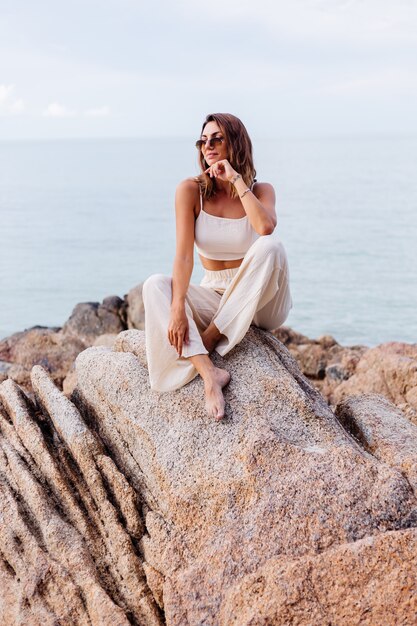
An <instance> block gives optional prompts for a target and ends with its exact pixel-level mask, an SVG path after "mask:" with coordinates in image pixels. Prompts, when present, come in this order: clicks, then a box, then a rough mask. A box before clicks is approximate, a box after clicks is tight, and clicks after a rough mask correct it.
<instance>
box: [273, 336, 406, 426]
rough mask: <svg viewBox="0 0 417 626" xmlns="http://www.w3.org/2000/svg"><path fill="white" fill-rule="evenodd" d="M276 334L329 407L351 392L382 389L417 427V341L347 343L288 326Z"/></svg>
mask: <svg viewBox="0 0 417 626" xmlns="http://www.w3.org/2000/svg"><path fill="white" fill-rule="evenodd" d="M274 335H275V336H276V337H277V338H278V339H279V340H280V341H282V342H283V343H284V344H285V345H286V347H287V348H288V349H289V351H290V352H291V354H292V355H293V357H294V358H295V359H296V360H297V362H298V364H299V366H300V368H301V371H302V372H303V374H304V375H305V376H307V378H308V379H309V380H311V382H312V383H313V384H314V386H315V387H316V388H317V389H319V391H320V392H321V393H322V395H323V396H324V397H325V398H326V400H327V401H328V402H329V404H330V405H332V406H336V404H337V403H338V402H340V401H341V400H343V398H346V397H348V396H350V395H357V394H362V393H378V394H382V395H383V396H385V398H387V400H389V401H390V402H392V403H393V404H395V405H396V406H397V407H399V408H400V409H401V410H402V411H403V412H404V413H405V415H406V416H407V418H408V419H409V420H410V421H412V422H413V423H414V424H416V425H417V344H407V343H400V342H389V343H384V344H381V345H380V346H377V347H375V348H367V347H366V346H351V347H344V346H341V345H339V344H338V343H337V342H336V340H335V339H334V338H333V337H329V336H323V337H320V338H319V339H309V338H308V337H305V336H304V335H301V334H300V333H297V332H295V331H294V330H292V329H291V328H288V327H286V326H283V327H281V328H279V329H278V330H276V331H274Z"/></svg>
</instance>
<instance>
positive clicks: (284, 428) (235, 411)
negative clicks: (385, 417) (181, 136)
mask: <svg viewBox="0 0 417 626" xmlns="http://www.w3.org/2000/svg"><path fill="white" fill-rule="evenodd" d="M115 349H116V350H119V351H120V352H119V353H117V352H112V351H109V350H106V349H103V348H90V349H88V350H86V351H84V352H83V353H82V354H80V355H79V356H78V357H77V361H76V368H77V377H78V386H77V389H76V392H75V398H76V402H77V404H78V405H79V406H82V407H84V409H83V410H85V411H87V412H88V413H89V415H90V419H94V421H95V423H97V424H98V428H99V433H100V436H101V437H102V439H103V440H104V441H105V443H106V446H107V448H108V449H109V450H110V451H111V454H112V456H113V458H114V459H115V460H116V463H117V465H118V466H119V467H121V468H122V469H123V471H124V473H125V475H126V476H127V477H128V479H129V481H130V482H131V484H133V485H134V487H135V488H136V489H137V490H138V491H139V492H140V493H141V494H142V496H143V498H144V499H145V501H146V503H147V505H148V506H149V509H150V510H149V512H148V513H147V515H146V518H145V524H146V528H147V533H148V534H147V535H145V536H144V537H143V539H142V541H141V545H142V550H143V553H144V557H145V561H146V564H147V566H146V567H148V566H149V567H150V568H152V569H151V570H150V571H151V574H152V576H151V578H150V579H149V581H148V584H149V586H150V587H152V589H153V593H154V595H155V597H158V599H159V600H158V601H159V602H161V601H163V606H164V611H165V616H166V619H167V623H169V624H188V623H189V624H202V623H204V624H207V625H208V624H217V623H219V622H218V614H219V611H220V610H221V607H222V604H223V602H224V601H225V598H226V597H229V595H230V594H232V595H233V593H234V591H233V590H234V588H235V586H236V585H237V584H238V582H239V581H240V580H243V578H244V577H245V576H247V575H248V574H249V573H251V572H253V571H256V570H257V569H258V568H259V567H260V566H261V565H262V563H264V562H266V561H267V560H269V559H271V558H272V557H275V558H285V559H287V560H288V559H297V558H303V557H305V558H307V557H310V556H313V555H317V554H320V553H322V552H324V551H327V550H329V549H333V548H335V547H337V546H338V545H341V544H346V543H353V542H356V541H358V540H360V539H362V538H364V537H367V536H374V535H378V534H380V533H384V532H386V531H390V530H395V529H402V528H404V527H407V525H409V524H412V523H414V522H413V520H414V517H413V516H414V512H415V508H416V500H415V496H414V493H413V490H412V489H411V486H410V484H409V482H408V481H407V480H406V478H405V477H404V476H403V475H402V474H401V472H400V471H399V470H398V469H397V468H392V467H390V466H389V465H388V464H386V463H381V462H380V461H379V460H378V459H376V458H375V457H373V456H372V455H370V454H369V453H368V452H367V451H365V450H364V449H363V448H362V447H361V446H360V445H359V444H358V442H357V441H356V440H355V439H354V438H352V437H350V436H349V435H348V434H347V433H346V431H345V430H344V429H343V428H342V427H341V426H340V424H339V423H338V421H337V420H336V419H335V417H334V415H333V414H332V412H331V410H330V409H329V408H328V407H327V405H326V403H325V402H324V401H323V399H322V398H321V396H320V395H319V394H318V392H317V391H316V390H315V389H314V388H313V387H312V386H311V385H310V384H309V383H308V381H306V379H305V378H304V377H303V376H302V375H301V373H300V372H299V370H298V367H297V366H296V365H295V362H294V361H293V359H292V358H291V357H290V355H289V353H288V351H287V350H286V349H285V348H284V347H283V346H282V345H281V344H280V343H279V342H278V341H277V340H275V339H274V338H273V337H272V336H271V335H270V334H268V333H263V332H262V331H258V330H255V329H251V330H250V331H249V333H248V335H247V337H246V338H245V339H244V341H243V342H242V343H241V344H240V346H239V347H238V348H237V349H235V350H234V351H232V353H230V355H228V356H227V357H226V359H224V361H223V363H225V364H227V367H229V369H230V371H231V373H232V382H231V383H230V385H229V386H228V388H227V391H226V394H225V395H226V402H227V417H226V419H225V421H224V422H223V423H221V424H218V423H214V422H213V421H211V420H210V419H209V418H207V416H206V415H205V412H204V399H203V385H202V381H201V380H199V379H196V380H194V381H193V382H192V383H190V384H189V385H187V386H186V387H185V388H184V389H182V390H179V391H178V392H172V393H168V394H161V395H160V394H157V393H156V392H152V391H150V390H149V384H148V379H147V371H146V369H145V363H146V361H145V358H144V352H143V350H144V337H143V333H141V332H140V331H126V332H124V333H122V334H121V335H119V337H118V340H117V342H116V344H115ZM220 361H221V359H220V358H219V362H220ZM249 363H250V367H248V364H249ZM138 390H140V392H139V391H138ZM93 416H94V417H93ZM126 442H127V447H128V450H129V456H127V455H126ZM145 571H147V570H146V569H145ZM156 572H157V573H158V575H155V573H156ZM161 599H162V600H161ZM241 602H242V603H243V604H244V603H245V598H241ZM222 623H224V624H227V623H228V622H227V621H224V622H222ZM237 623H238V622H237Z"/></svg>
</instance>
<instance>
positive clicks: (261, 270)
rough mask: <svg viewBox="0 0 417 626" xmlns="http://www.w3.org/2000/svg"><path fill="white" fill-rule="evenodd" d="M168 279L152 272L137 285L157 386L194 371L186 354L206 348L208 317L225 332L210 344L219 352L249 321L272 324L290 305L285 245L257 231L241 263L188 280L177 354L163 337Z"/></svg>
mask: <svg viewBox="0 0 417 626" xmlns="http://www.w3.org/2000/svg"><path fill="white" fill-rule="evenodd" d="M171 285H172V281H171V277H170V276H165V275H163V274H153V275H152V276H150V277H149V278H148V279H147V280H146V281H145V282H144V284H143V290H142V298H143V303H144V307H145V336H146V356H147V361H148V369H149V379H150V384H151V388H152V389H155V390H156V391H172V390H174V389H179V388H180V387H183V386H184V385H185V384H186V383H188V382H190V381H191V380H192V379H193V378H195V376H197V373H198V372H197V370H196V369H195V367H194V366H193V364H192V363H191V361H190V359H189V357H190V356H194V355H196V354H208V352H207V350H206V348H205V347H204V344H203V342H202V339H201V335H200V332H203V330H205V329H206V328H207V326H208V325H209V324H210V322H211V321H213V322H214V324H215V325H216V327H217V328H218V329H219V331H220V332H221V333H222V335H224V338H223V337H222V339H221V340H220V342H219V343H218V344H217V346H216V348H215V350H216V351H217V352H218V353H219V354H220V355H221V356H224V355H225V354H227V353H228V352H230V350H231V349H232V348H234V346H235V345H236V344H238V343H239V342H240V341H241V340H242V339H243V337H244V336H245V334H246V332H247V331H248V329H249V326H250V325H251V324H254V325H255V326H258V327H260V328H263V329H265V330H274V329H276V328H278V327H279V326H281V325H282V324H283V323H284V321H285V320H286V318H287V316H288V313H289V311H290V309H291V307H292V299H291V293H290V287H289V270H288V261H287V255H286V252H285V249H284V246H283V244H282V242H281V241H280V240H279V239H278V238H277V237H276V236H275V235H264V236H262V237H259V238H258V239H257V240H256V241H255V242H254V243H253V244H252V246H251V247H250V248H249V250H248V251H247V253H246V254H245V256H244V259H243V261H242V264H241V265H240V267H237V268H233V269H227V270H220V271H208V270H206V271H205V276H204V278H203V280H202V281H201V283H200V285H193V284H190V285H189V288H188V290H187V294H186V299H185V311H186V315H187V317H188V324H189V343H188V344H184V346H183V351H182V356H181V357H179V356H178V353H177V351H176V349H175V348H174V347H173V346H171V344H170V343H169V340H168V325H169V322H170V317H171V300H172V286H171Z"/></svg>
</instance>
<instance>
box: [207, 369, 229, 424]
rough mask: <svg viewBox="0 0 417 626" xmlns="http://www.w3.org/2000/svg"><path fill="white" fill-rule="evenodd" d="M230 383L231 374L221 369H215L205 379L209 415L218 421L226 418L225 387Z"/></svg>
mask: <svg viewBox="0 0 417 626" xmlns="http://www.w3.org/2000/svg"><path fill="white" fill-rule="evenodd" d="M229 382H230V374H229V372H228V371H227V370H223V369H221V368H220V367H215V368H214V369H213V371H212V372H211V374H210V375H209V376H207V377H205V378H204V390H205V393H206V409H207V413H208V414H209V415H210V416H211V417H214V418H215V419H216V420H221V419H223V417H224V396H223V387H225V386H226V385H227V383H229Z"/></svg>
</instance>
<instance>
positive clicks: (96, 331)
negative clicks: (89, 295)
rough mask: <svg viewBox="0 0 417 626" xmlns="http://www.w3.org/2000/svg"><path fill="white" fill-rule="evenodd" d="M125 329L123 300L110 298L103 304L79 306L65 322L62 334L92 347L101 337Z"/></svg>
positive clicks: (116, 297) (89, 303)
mask: <svg viewBox="0 0 417 626" xmlns="http://www.w3.org/2000/svg"><path fill="white" fill-rule="evenodd" d="M125 328H126V321H125V311H124V303H123V300H121V298H119V297H118V296H109V297H108V298H105V299H104V300H103V302H102V304H99V303H98V302H81V303H79V304H77V305H76V306H75V308H74V310H73V312H72V313H71V316H70V317H69V319H68V320H67V321H66V322H65V324H64V326H63V328H62V332H63V333H64V335H67V336H75V337H77V338H78V339H79V340H81V341H82V342H83V343H84V346H85V347H87V346H91V345H92V344H93V343H94V340H95V339H96V338H97V337H98V336H99V335H103V334H105V333H106V334H107V333H113V334H115V333H116V334H117V333H118V332H120V331H121V330H124V329H125Z"/></svg>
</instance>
